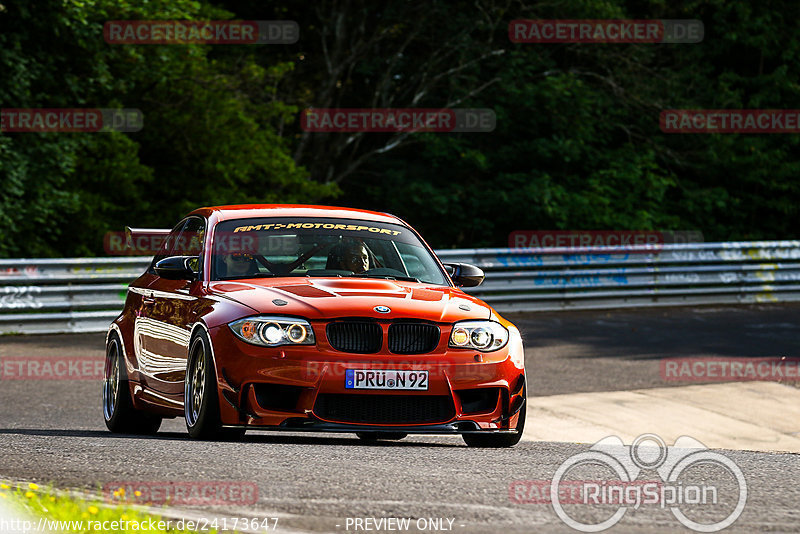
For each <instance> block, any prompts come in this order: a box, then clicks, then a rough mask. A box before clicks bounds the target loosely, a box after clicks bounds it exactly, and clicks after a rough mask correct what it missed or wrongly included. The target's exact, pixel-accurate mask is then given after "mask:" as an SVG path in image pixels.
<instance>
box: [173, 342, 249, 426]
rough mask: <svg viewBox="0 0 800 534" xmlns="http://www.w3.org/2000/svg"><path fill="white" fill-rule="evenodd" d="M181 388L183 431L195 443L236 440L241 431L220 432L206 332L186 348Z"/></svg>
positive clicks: (214, 375)
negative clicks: (185, 363) (202, 440)
mask: <svg viewBox="0 0 800 534" xmlns="http://www.w3.org/2000/svg"><path fill="white" fill-rule="evenodd" d="M186 367H187V368H186V376H185V378H184V384H183V391H184V395H183V412H184V416H185V419H186V429H187V430H188V431H189V436H190V437H192V438H194V439H205V440H213V439H238V438H241V437H242V436H243V435H244V430H242V429H230V428H222V422H221V421H220V414H219V393H218V389H217V376H216V372H215V371H214V361H213V359H212V358H211V342H210V341H209V340H208V336H206V334H205V332H202V331H201V332H200V333H199V334H198V335H196V336H195V337H194V338H193V339H192V342H191V343H190V344H189V361H188V364H187V366H186Z"/></svg>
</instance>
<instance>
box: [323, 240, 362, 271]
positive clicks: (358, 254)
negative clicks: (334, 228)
mask: <svg viewBox="0 0 800 534" xmlns="http://www.w3.org/2000/svg"><path fill="white" fill-rule="evenodd" d="M325 268H326V269H342V270H345V271H352V272H353V274H363V273H365V272H366V271H367V270H369V252H368V251H367V246H366V245H365V244H364V242H363V241H345V242H343V243H341V244H339V245H338V246H337V247H335V248H334V250H333V251H332V253H331V255H330V256H329V258H328V263H327V265H326V267H325Z"/></svg>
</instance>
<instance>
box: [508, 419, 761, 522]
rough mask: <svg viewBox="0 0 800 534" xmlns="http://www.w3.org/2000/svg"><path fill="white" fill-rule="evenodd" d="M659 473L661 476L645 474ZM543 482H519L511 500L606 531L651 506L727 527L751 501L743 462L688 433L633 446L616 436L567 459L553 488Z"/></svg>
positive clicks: (652, 437) (640, 440) (651, 437)
mask: <svg viewBox="0 0 800 534" xmlns="http://www.w3.org/2000/svg"><path fill="white" fill-rule="evenodd" d="M652 472H655V473H656V474H657V475H658V478H657V479H655V478H652V477H647V479H642V478H641V477H642V475H644V474H645V473H652ZM598 473H604V475H603V476H602V478H598V476H597V475H598ZM587 475H590V476H587ZM541 482H542V481H538V480H533V481H524V480H521V481H520V480H518V481H514V482H512V483H511V484H510V486H509V499H510V500H511V502H514V503H517V504H528V503H532V504H541V503H549V504H551V505H552V507H553V510H554V511H555V513H556V515H558V517H559V519H561V520H562V521H563V522H564V523H565V524H566V525H568V526H569V527H571V528H573V529H574V530H577V531H579V532H602V531H604V530H607V529H610V528H611V527H614V526H615V525H617V524H618V523H620V522H621V521H622V520H623V517H624V516H625V515H626V513H627V512H628V511H629V510H634V511H637V512H636V513H641V512H642V511H643V510H645V509H647V507H657V508H660V509H669V511H670V512H671V513H672V515H673V516H674V517H675V519H676V520H677V521H678V522H679V523H680V524H681V525H683V526H684V527H686V528H688V529H691V530H694V531H697V532H719V531H720V530H723V529H725V528H727V527H729V526H731V525H732V524H733V523H735V522H736V520H737V519H739V516H740V515H741V514H742V512H743V511H744V507H745V505H746V503H747V480H746V479H745V477H744V474H743V473H742V470H741V469H740V468H739V466H738V465H736V463H735V462H733V460H731V459H730V458H728V457H727V456H725V455H723V454H720V453H718V452H715V451H711V450H709V449H708V448H707V447H706V446H705V445H703V444H702V443H701V442H700V441H698V440H696V439H694V438H692V437H689V436H680V437H679V438H678V439H677V440H675V444H674V445H673V446H671V447H667V444H666V442H665V441H664V440H663V439H662V438H661V437H659V436H658V435H656V434H642V435H640V436H638V437H637V438H636V439H634V441H633V443H632V444H631V445H625V444H624V443H623V441H622V440H621V439H620V438H619V437H618V436H609V437H607V438H604V439H602V440H600V441H598V442H597V443H595V444H594V445H592V447H591V448H590V449H589V450H588V451H585V452H581V453H578V454H575V455H573V456H571V457H569V458H567V459H566V460H565V461H564V462H563V463H562V464H561V465H560V466H559V467H558V469H556V472H555V474H554V475H553V478H552V479H551V480H550V481H549V487H548V485H547V484H546V483H545V484H542V483H541Z"/></svg>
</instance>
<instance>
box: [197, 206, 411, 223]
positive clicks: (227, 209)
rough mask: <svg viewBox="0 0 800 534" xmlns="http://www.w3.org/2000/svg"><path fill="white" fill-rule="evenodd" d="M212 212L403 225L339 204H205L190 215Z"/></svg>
mask: <svg viewBox="0 0 800 534" xmlns="http://www.w3.org/2000/svg"><path fill="white" fill-rule="evenodd" d="M212 213H214V214H216V216H217V217H216V218H217V220H218V221H227V220H231V219H250V218H256V217H326V218H333V219H358V220H364V221H375V222H385V223H394V224H403V225H405V223H404V222H403V221H402V220H401V219H399V218H397V217H395V216H394V215H391V214H389V213H380V212H377V211H369V210H361V209H355V208H343V207H339V206H315V205H306V204H237V205H229V206H207V207H203V208H198V209H196V210H194V211H193V212H192V213H191V214H190V215H202V216H205V217H208V216H210V215H211V214H212Z"/></svg>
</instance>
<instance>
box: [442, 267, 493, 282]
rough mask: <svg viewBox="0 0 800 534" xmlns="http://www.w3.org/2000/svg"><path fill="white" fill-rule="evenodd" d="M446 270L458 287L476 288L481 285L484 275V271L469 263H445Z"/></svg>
mask: <svg viewBox="0 0 800 534" xmlns="http://www.w3.org/2000/svg"><path fill="white" fill-rule="evenodd" d="M444 268H445V270H446V271H447V274H449V275H450V278H452V279H453V282H455V283H456V285H459V286H464V287H475V286H479V285H481V282H483V278H484V276H485V275H484V274H483V269H481V268H480V267H475V266H474V265H470V264H469V263H445V264H444Z"/></svg>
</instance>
